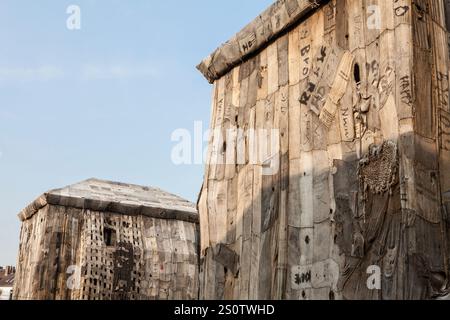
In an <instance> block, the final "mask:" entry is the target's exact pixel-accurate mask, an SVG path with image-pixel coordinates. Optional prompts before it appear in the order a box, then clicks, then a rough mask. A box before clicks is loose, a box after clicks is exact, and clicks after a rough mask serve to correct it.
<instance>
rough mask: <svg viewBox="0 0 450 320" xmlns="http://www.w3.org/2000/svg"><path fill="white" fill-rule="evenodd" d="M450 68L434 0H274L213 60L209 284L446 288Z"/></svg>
mask: <svg viewBox="0 0 450 320" xmlns="http://www.w3.org/2000/svg"><path fill="white" fill-rule="evenodd" d="M447 13H448V11H447ZM448 68H449V65H448V38H447V30H446V10H445V3H444V1H436V0H421V1H414V4H413V3H412V1H410V0H362V1H361V0H337V1H315V2H311V1H303V0H298V1H297V0H293V1H287V0H286V1H277V2H276V3H275V4H274V5H273V6H271V7H270V8H269V9H268V10H267V11H266V12H264V13H263V14H261V16H260V17H258V18H257V19H256V20H255V21H254V22H252V23H251V24H249V25H248V26H247V27H246V28H245V29H244V30H243V31H241V32H240V33H238V34H237V35H236V36H235V37H233V38H232V39H231V40H230V41H228V42H227V43H226V44H225V45H223V46H222V47H220V48H219V49H218V50H216V51H215V52H214V53H213V54H212V55H211V56H209V57H208V58H207V59H205V60H204V61H203V62H202V63H201V64H200V66H199V69H200V71H202V72H203V74H204V75H205V77H206V78H207V79H208V80H209V81H210V82H212V83H214V89H213V104H212V118H211V128H212V129H213V130H212V134H211V138H210V148H209V153H208V165H207V167H206V171H205V178H204V183H203V189H202V193H201V195H200V199H199V212H200V224H201V234H202V239H201V276H200V281H201V286H200V297H201V298H204V299H224V298H225V299H427V298H433V297H436V296H440V295H445V294H447V293H448V292H447V291H446V290H445V287H446V279H447V275H448V272H449V268H448V252H449V251H448V229H447V220H448V214H446V213H445V212H446V211H448V209H447V210H446V208H447V207H448V201H449V200H448V197H449V190H450V153H449V150H450V148H448V140H449V139H448V137H449V135H448V131H449V123H450V122H449V119H450V117H449V111H450V109H449V101H448V94H449V81H448V77H449V72H448ZM254 132H256V133H255V134H253V133H254ZM274 137H275V138H274ZM446 197H447V198H446ZM446 204H447V207H446Z"/></svg>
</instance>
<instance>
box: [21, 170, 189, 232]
mask: <svg viewBox="0 0 450 320" xmlns="http://www.w3.org/2000/svg"><path fill="white" fill-rule="evenodd" d="M47 204H50V205H57V206H65V207H72V208H78V209H85V210H93V211H101V212H111V213H118V214H125V215H144V216H150V217H154V218H160V219H177V220H184V221H189V222H196V223H197V222H198V213H197V209H196V206H195V204H194V203H191V202H190V201H188V200H185V199H183V198H181V197H179V196H176V195H174V194H171V193H168V192H166V191H163V190H161V189H159V188H155V187H146V186H139V185H134V184H128V183H120V182H113V181H106V180H100V179H95V178H92V179H88V180H85V181H82V182H79V183H76V184H73V185H69V186H67V187H64V188H61V189H54V190H50V191H48V192H46V193H44V194H43V195H41V196H40V197H39V198H37V199H36V200H35V201H34V202H33V203H31V204H30V205H29V206H27V207H26V208H25V209H24V210H22V211H21V212H20V213H19V218H20V220H22V221H25V220H28V219H30V218H31V217H32V216H33V215H34V214H35V213H36V212H38V211H39V210H40V209H42V208H43V207H45V206H46V205H47Z"/></svg>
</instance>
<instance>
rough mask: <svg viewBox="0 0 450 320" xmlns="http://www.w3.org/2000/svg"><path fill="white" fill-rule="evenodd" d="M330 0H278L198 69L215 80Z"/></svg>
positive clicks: (211, 81) (209, 79) (212, 54)
mask: <svg viewBox="0 0 450 320" xmlns="http://www.w3.org/2000/svg"><path fill="white" fill-rule="evenodd" d="M329 1H330V0H277V1H276V2H275V3H274V4H272V5H271V6H270V7H269V8H268V9H266V10H265V11H264V12H263V13H262V14H260V15H259V16H258V17H257V18H256V19H254V20H253V21H252V22H251V23H249V24H248V25H247V26H246V27H244V29H242V30H241V31H240V32H238V33H237V34H236V35H235V36H233V37H232V38H231V39H230V40H228V41H227V42H226V43H224V44H223V45H221V46H220V47H219V48H217V49H216V50H215V51H214V52H213V53H211V54H210V55H209V56H208V57H207V58H205V59H204V60H203V61H202V62H201V63H200V64H199V65H198V66H197V69H198V70H199V71H200V72H201V73H202V74H203V75H204V76H205V78H206V79H207V80H208V81H209V82H210V83H213V82H214V81H215V80H217V79H219V78H220V77H222V76H223V75H225V74H226V73H228V72H229V71H230V70H231V69H233V68H234V67H235V66H237V65H239V64H241V63H242V62H243V61H245V60H246V59H248V58H249V57H251V56H252V55H254V54H256V53H257V52H259V51H260V50H261V49H262V48H264V47H266V46H267V45H268V44H269V43H270V42H272V41H273V40H275V39H277V38H279V37H280V36H281V35H282V34H283V33H284V32H286V31H287V30H289V29H290V28H291V27H292V26H294V25H297V24H298V23H299V22H300V21H302V20H303V19H305V18H306V17H307V16H309V15H310V14H311V13H313V12H315V11H316V9H317V8H319V7H321V6H322V5H324V4H326V3H328V2H329Z"/></svg>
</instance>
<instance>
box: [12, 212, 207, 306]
mask: <svg viewBox="0 0 450 320" xmlns="http://www.w3.org/2000/svg"><path fill="white" fill-rule="evenodd" d="M198 242H199V234H198V225H197V224H196V223H191V222H185V221H181V220H172V219H156V218H152V217H147V216H140V215H136V216H131V215H123V214H115V213H108V212H99V211H92V210H81V209H75V208H68V207H63V206H54V205H47V206H45V207H43V208H41V209H40V210H39V211H38V212H37V213H36V214H35V215H33V216H32V217H31V218H30V219H29V220H26V221H24V222H23V225H22V231H21V236H20V250H19V260H18V270H17V277H16V283H15V290H14V299H42V300H54V299H56V300H59V299H64V300H79V299H81V300H151V299H197V298H198V254H197V251H198Z"/></svg>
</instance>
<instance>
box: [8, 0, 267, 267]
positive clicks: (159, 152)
mask: <svg viewBox="0 0 450 320" xmlns="http://www.w3.org/2000/svg"><path fill="white" fill-rule="evenodd" d="M272 2H273V1H272V0H246V1H242V0H241V1H237V0H227V1H218V0H215V1H211V0H194V1H182V0H178V1H153V0H133V1H120V0H109V1H100V0H70V1H66V0H59V1H54V0H40V1H33V0H0V265H15V263H16V256H17V250H18V244H19V231H20V223H19V220H18V218H17V213H18V212H19V211H20V210H21V209H23V208H24V207H25V206H27V205H28V204H29V203H31V202H32V201H33V200H34V199H35V198H36V197H38V196H39V195H41V194H42V193H44V192H45V191H47V190H50V189H54V188H60V187H64V186H66V185H69V184H73V183H76V182H79V181H81V180H85V179H87V178H91V177H96V178H100V179H108V180H114V181H120V182H128V183H136V184H141V185H150V186H156V187H160V188H162V189H164V190H166V191H169V192H171V193H175V194H178V195H180V196H182V197H184V198H186V199H188V200H191V201H193V202H195V201H196V199H197V195H198V192H199V190H200V187H201V182H202V177H203V170H204V168H203V166H202V165H184V166H176V165H175V164H173V163H172V161H171V150H172V148H173V147H174V145H175V144H176V143H174V142H172V141H171V134H172V132H173V131H174V130H176V129H179V128H185V129H188V130H189V131H193V129H194V122H195V121H203V127H204V130H206V129H207V128H208V125H209V123H208V122H209V118H210V99H211V86H210V85H209V84H208V82H207V81H206V80H205V79H204V78H203V76H202V75H201V74H200V73H199V72H198V71H197V70H196V68H195V66H196V65H197V64H198V63H199V62H200V61H201V60H202V59H203V58H204V57H206V56H207V55H208V54H209V53H211V52H212V51H213V50H214V49H215V48H216V47H217V46H219V45H220V44H221V43H223V42H225V41H226V40H228V39H229V38H230V37H231V36H232V35H233V34H234V33H236V32H237V31H239V30H240V29H241V28H242V27H243V26H245V25H246V24H247V23H248V22H250V21H251V20H253V19H254V18H255V17H256V16H257V15H258V14H259V13H261V12H262V11H263V10H264V9H265V8H266V7H268V6H269V5H270V4H271V3H272ZM69 5H78V6H79V7H80V9H81V29H80V30H74V31H71V30H68V29H67V27H66V20H67V18H68V17H69V15H68V14H67V13H66V9H67V7H68V6H69Z"/></svg>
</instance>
